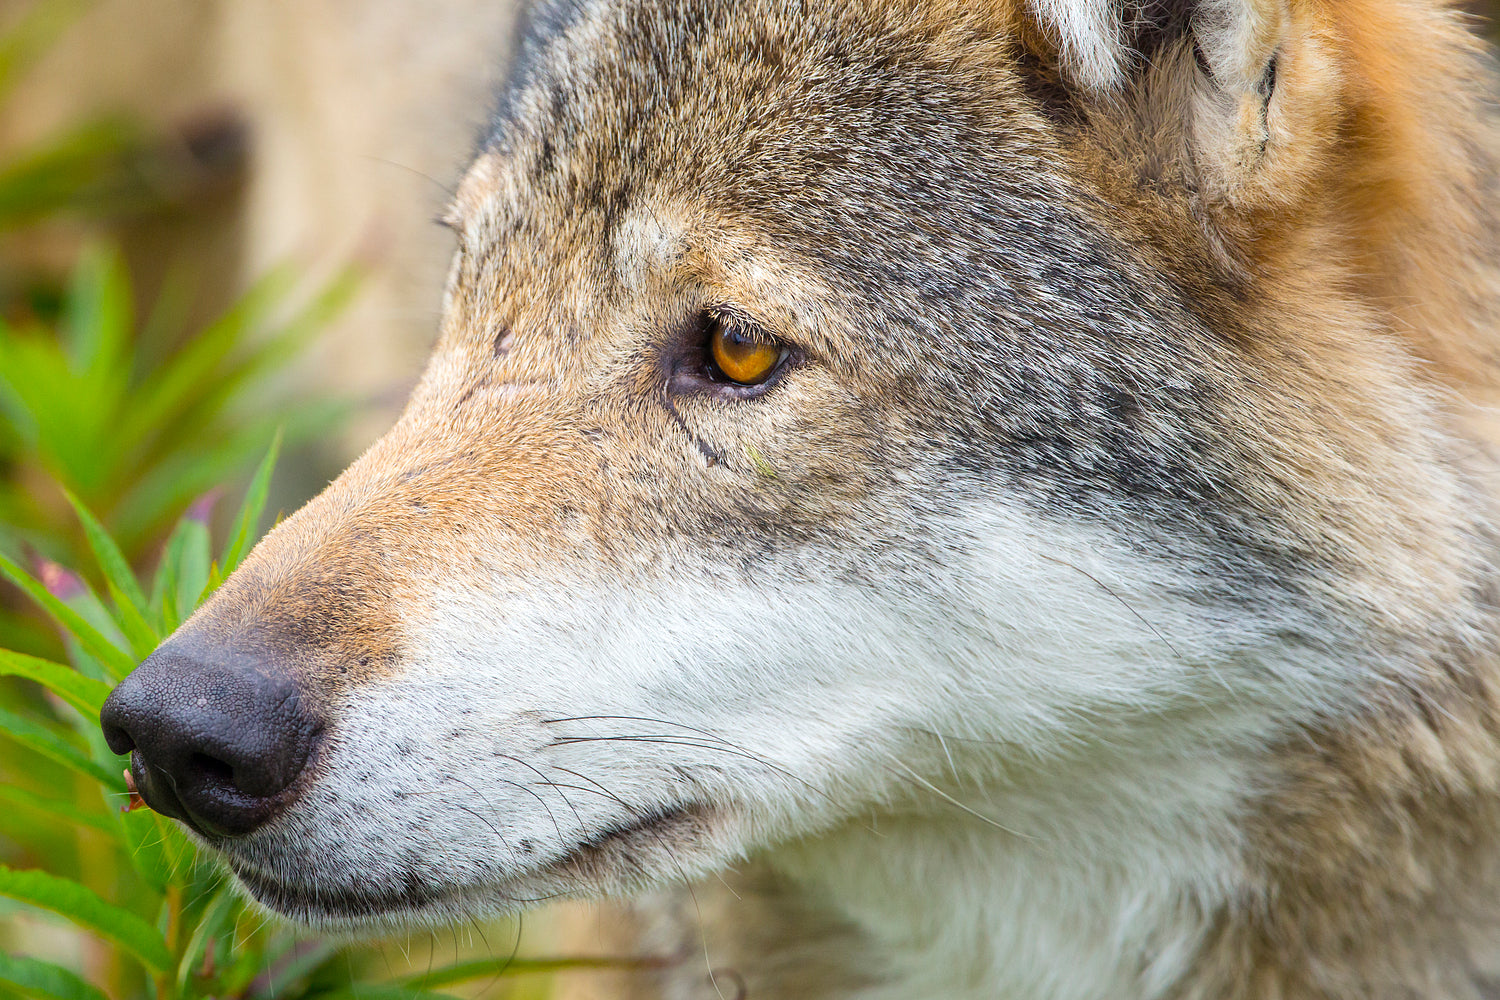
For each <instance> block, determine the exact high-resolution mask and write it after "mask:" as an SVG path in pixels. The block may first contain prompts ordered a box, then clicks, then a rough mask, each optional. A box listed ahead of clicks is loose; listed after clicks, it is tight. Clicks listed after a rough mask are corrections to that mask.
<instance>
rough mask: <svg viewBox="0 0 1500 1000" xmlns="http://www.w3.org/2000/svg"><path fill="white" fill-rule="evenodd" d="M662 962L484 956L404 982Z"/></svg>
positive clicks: (422, 986) (423, 986)
mask: <svg viewBox="0 0 1500 1000" xmlns="http://www.w3.org/2000/svg"><path fill="white" fill-rule="evenodd" d="M660 964H661V960H660V959H655V958H608V957H604V958H594V957H587V958H516V957H514V956H509V957H503V958H481V959H477V960H475V961H472V962H459V963H457V964H455V965H448V966H444V967H443V968H440V969H431V970H429V971H427V972H423V973H420V974H418V975H415V976H411V977H408V978H406V979H403V980H402V981H401V985H402V986H404V987H406V988H407V989H413V990H427V989H432V988H433V987H435V986H452V985H453V984H454V983H466V982H469V981H470V980H474V979H483V978H486V977H494V976H520V975H526V974H535V973H552V972H568V971H570V970H574V969H654V968H658V967H659V966H660Z"/></svg>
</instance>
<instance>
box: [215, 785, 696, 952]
mask: <svg viewBox="0 0 1500 1000" xmlns="http://www.w3.org/2000/svg"><path fill="white" fill-rule="evenodd" d="M721 811H722V810H720V809H718V808H710V807H707V806H700V805H694V804H684V805H676V806H669V807H663V808H661V809H657V810H652V811H650V812H647V813H645V814H643V815H640V816H638V817H636V818H634V819H629V820H622V821H620V822H619V823H618V824H616V825H615V826H613V827H611V828H609V829H607V830H604V831H602V832H599V833H596V834H594V835H593V836H591V837H589V839H587V840H586V841H583V842H580V843H577V844H575V845H573V846H572V847H571V848H569V849H567V850H566V851H565V853H563V854H562V855H561V856H560V857H557V858H553V859H552V860H549V861H546V862H545V863H542V864H540V865H537V866H536V867H534V868H530V869H527V868H518V869H517V870H516V871H514V872H511V873H508V878H507V879H506V880H505V881H503V882H493V883H485V884H483V885H468V886H466V885H462V884H452V885H449V884H433V883H431V882H429V881H425V880H424V879H423V878H422V877H421V876H420V875H419V874H417V873H415V872H410V871H409V872H407V873H406V874H405V875H404V877H403V882H404V884H403V887H402V888H401V889H400V890H399V891H395V892H388V893H379V892H370V891H368V890H367V889H356V888H343V889H336V888H334V889H330V888H328V887H324V886H310V887H302V886H297V885H294V884H290V883H288V882H287V881H284V880H282V879H278V878H276V877H275V876H272V875H270V874H268V873H266V872H263V871H260V870H258V869H257V868H256V867H255V866H254V864H252V863H250V862H249V861H247V860H246V859H244V858H242V857H240V856H239V854H238V853H237V852H236V850H235V845H234V844H233V842H232V841H224V840H220V841H218V842H217V843H216V845H215V846H217V847H219V848H220V849H221V850H223V858H224V861H225V863H226V865H227V866H228V868H229V870H230V871H231V872H232V873H233V874H234V877H235V878H236V879H238V881H239V882H240V884H241V885H242V886H244V888H245V889H246V891H247V892H249V894H250V895H251V896H252V897H253V898H254V899H255V900H256V901H257V902H259V903H260V904H261V905H262V906H264V907H266V908H267V909H269V910H271V911H273V912H275V913H280V914H284V915H288V916H292V917H294V918H295V919H298V920H301V921H303V922H306V923H310V924H316V925H319V926H326V927H331V928H345V929H351V930H358V929H359V928H361V927H366V928H369V927H381V926H386V927H389V926H399V921H400V920H402V919H405V920H413V921H417V922H424V921H429V920H433V919H438V920H441V919H454V918H456V917H459V916H461V915H462V914H463V913H464V912H465V907H464V905H463V902H464V900H465V898H466V897H469V896H473V895H477V894H479V893H480V892H482V893H483V894H484V895H485V896H486V897H488V898H490V899H491V900H493V901H495V903H494V904H493V905H497V906H501V907H503V908H505V909H509V910H512V911H519V910H522V909H525V908H528V907H532V906H536V905H538V904H540V903H545V902H548V901H550V900H555V899H557V898H559V896H558V893H556V892H546V893H543V894H541V895H538V894H537V893H538V892H542V890H541V888H539V887H543V886H547V885H552V884H555V883H556V882H557V881H558V880H560V879H561V880H567V879H570V878H576V877H578V875H579V874H580V873H582V872H586V871H587V870H588V869H590V868H591V867H593V866H596V865H598V864H600V863H601V861H602V860H603V859H604V858H605V856H606V855H607V854H609V853H611V852H613V853H621V854H626V855H629V854H630V853H632V850H633V849H634V848H635V847H636V846H638V845H639V844H641V843H646V844H648V845H649V846H651V847H655V848H658V849H660V850H663V851H666V852H668V853H670V852H671V851H672V850H673V849H674V844H675V843H676V842H678V841H686V840H688V839H689V838H692V837H694V836H696V837H698V838H701V837H702V836H703V833H704V828H705V827H709V826H711V825H712V823H713V820H712V819H711V817H712V816H713V815H714V814H716V813H718V812H721ZM210 843H213V841H210ZM524 852H525V849H524V847H523V848H521V852H520V853H524ZM519 860H520V857H519V855H517V861H519ZM528 887H530V888H528Z"/></svg>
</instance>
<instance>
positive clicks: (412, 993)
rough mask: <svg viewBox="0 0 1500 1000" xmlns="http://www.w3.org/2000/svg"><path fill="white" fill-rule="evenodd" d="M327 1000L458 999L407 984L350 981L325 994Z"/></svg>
mask: <svg viewBox="0 0 1500 1000" xmlns="http://www.w3.org/2000/svg"><path fill="white" fill-rule="evenodd" d="M323 996H324V997H326V998H327V1000H334V998H338V1000H346V998H347V1000H456V998H454V997H453V996H452V995H451V994H448V993H432V992H429V991H427V990H419V989H412V988H410V987H405V986H386V985H375V984H365V983H350V984H349V985H348V986H345V987H344V988H343V989H339V990H334V991H333V992H332V993H325V994H323Z"/></svg>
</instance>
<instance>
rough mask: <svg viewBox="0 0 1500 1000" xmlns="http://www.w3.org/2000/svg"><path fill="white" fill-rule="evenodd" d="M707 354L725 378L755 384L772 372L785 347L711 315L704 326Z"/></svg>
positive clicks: (779, 361) (772, 373)
mask: <svg viewBox="0 0 1500 1000" xmlns="http://www.w3.org/2000/svg"><path fill="white" fill-rule="evenodd" d="M708 353H709V355H710V356H711V357H712V358H713V361H714V364H715V365H716V366H717V367H718V369H719V371H720V372H722V373H723V375H724V377H725V378H726V379H728V380H729V381H731V382H738V383H739V384H740V385H759V384H760V383H762V382H764V381H765V380H766V379H768V378H770V377H771V376H772V375H774V374H775V373H776V369H777V367H778V366H780V364H781V361H782V359H783V358H785V357H786V348H784V347H782V346H781V345H780V344H778V343H777V342H776V341H774V340H771V339H770V338H769V337H766V336H765V335H764V334H759V333H757V332H752V331H751V330H747V329H745V328H743V327H742V326H741V325H740V324H738V323H733V322H729V321H726V320H721V319H718V318H715V319H714V320H713V322H712V323H711V324H710V325H709V329H708Z"/></svg>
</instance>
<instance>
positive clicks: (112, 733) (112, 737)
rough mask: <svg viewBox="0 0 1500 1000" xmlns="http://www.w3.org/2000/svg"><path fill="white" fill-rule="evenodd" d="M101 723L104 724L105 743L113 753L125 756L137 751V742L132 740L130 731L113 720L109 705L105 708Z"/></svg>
mask: <svg viewBox="0 0 1500 1000" xmlns="http://www.w3.org/2000/svg"><path fill="white" fill-rule="evenodd" d="M101 721H102V722H103V724H104V742H105V743H107V744H109V750H110V752H111V753H116V754H121V755H124V754H127V753H130V751H132V750H134V749H135V740H133V739H131V738H130V732H129V730H127V729H126V728H125V727H124V726H122V725H119V724H118V723H116V722H115V721H114V720H113V719H112V718H111V713H110V711H109V706H108V705H106V706H105V710H104V713H103V718H102V719H101Z"/></svg>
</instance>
